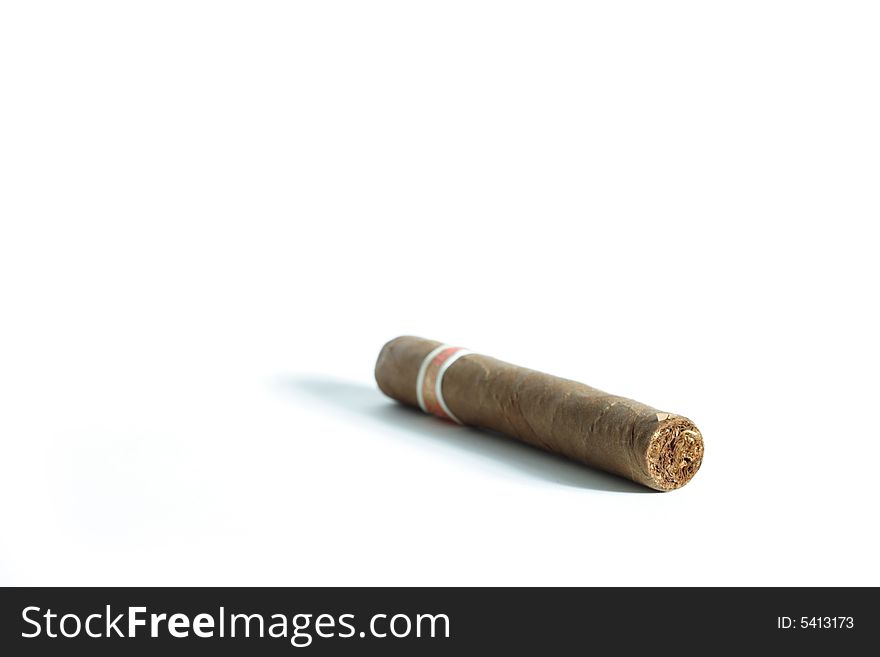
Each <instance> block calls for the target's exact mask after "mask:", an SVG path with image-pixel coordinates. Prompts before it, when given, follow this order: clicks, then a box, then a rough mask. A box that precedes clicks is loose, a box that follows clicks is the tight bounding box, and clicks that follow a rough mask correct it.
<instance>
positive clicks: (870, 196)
mask: <svg viewBox="0 0 880 657" xmlns="http://www.w3.org/2000/svg"><path fill="white" fill-rule="evenodd" d="M878 33H880V10H878V9H877V5H876V3H870V2H865V3H857V2H852V3H831V2H828V3H818V2H768V1H766V0H762V1H760V2H739V3H705V2H672V3H656V2H644V3H639V2H607V3H604V2H603V3H582V2H572V3H560V2H533V3H520V2H497V3H491V2H473V1H468V2H444V3H414V2H395V3H390V2H378V3H377V2H371V3H366V2H350V3H344V2H311V3H286V2H277V3H273V2H258V3H254V2H238V3H232V2H213V1H212V2H155V1H154V2H149V3H147V2H144V3H118V2H103V3H101V2H82V3H68V2H58V3H50V2H39V3H34V2H20V3H19V2H10V3H4V5H3V8H2V9H0V221H2V224H0V226H2V227H0V304H2V305H0V313H2V319H0V322H2V323H0V447H2V451H0V471H2V476H0V582H2V583H4V584H95V585H97V584H113V585H153V584H179V585H196V584H210V585H221V584H231V585H233V584H234V585H238V584H249V585H276V584H277V585H307V584H309V585H343V584H357V585H361V584H382V585H430V584H439V585H447V584H456V585H457V584H462V585H468V584H469V585H489V584H499V585H515V584H547V585H551V584H552V585H569V584H571V585H575V584H577V585H592V584H606V585H636V584H649V585H660V584H662V585H666V584H676V585H677V584H699V585H704V584H706V585H709V584H713V585H714V584H732V585H739V584H756V585H809V584H822V585H831V584H839V585H863V584H872V585H878V584H880V568H878V559H877V554H878V551H880V545H878V536H877V508H876V507H877V504H876V503H877V500H878V493H877V490H878V488H877V476H878V463H880V435H878V434H880V432H878V420H877V413H878V404H877V400H878V387H880V386H878V366H880V358H878V347H877V344H878V341H877V335H878V333H880V325H878V318H877V306H878V294H877V281H878V280H880V266H878V262H877V251H878V237H877V233H876V224H877V220H878V218H880V194H878V182H880V85H878V79H880V78H878V75H880V39H878ZM399 334H415V335H422V336H425V337H431V338H435V339H440V340H443V341H446V342H449V343H452V344H460V345H464V346H467V347H470V348H472V349H474V350H477V351H481V352H483V353H488V354H491V355H494V356H496V357H499V358H502V359H505V360H509V361H512V362H516V363H518V364H522V365H526V366H530V367H533V368H536V369H541V370H544V371H548V372H552V373H555V374H559V375H562V376H566V377H569V378H574V379H578V380H582V381H585V382H587V383H590V384H592V385H594V386H597V387H600V388H602V389H605V390H609V391H611V392H615V393H618V394H623V395H626V396H629V397H633V398H635V399H638V400H640V401H644V402H647V403H649V404H652V405H654V406H657V407H659V408H661V409H664V410H668V411H674V412H679V413H682V414H685V415H687V416H689V417H691V418H692V419H693V420H694V421H695V422H696V423H697V424H698V425H699V426H700V428H701V429H702V431H703V434H704V436H705V440H706V458H705V462H704V465H703V468H702V470H701V471H700V473H699V474H698V475H697V477H696V478H695V479H694V480H693V482H692V483H691V484H689V485H688V486H687V487H686V488H684V489H682V490H680V491H676V492H672V493H667V494H656V493H650V492H642V490H641V489H639V488H638V487H636V486H634V485H630V484H629V483H628V482H626V481H623V480H619V479H616V478H613V477H610V476H606V475H604V474H600V473H594V472H592V471H590V470H588V469H586V468H583V467H580V466H577V465H574V464H570V463H568V462H564V461H562V460H560V459H558V458H555V457H552V456H547V455H544V454H543V453H541V452H537V451H535V450H532V449H530V448H526V447H523V446H520V445H518V444H516V443H513V442H507V441H505V440H502V439H499V438H495V437H492V436H488V435H485V434H482V433H480V432H478V431H475V430H471V429H461V428H457V427H454V426H451V425H447V424H444V423H442V422H439V421H436V420H433V419H431V418H428V417H426V416H421V415H419V414H416V413H412V412H408V411H406V410H404V409H403V408H401V407H399V406H397V405H395V404H394V403H393V402H391V401H389V400H387V399H386V398H384V397H383V396H382V395H381V394H380V393H379V392H378V391H377V389H376V388H375V385H374V382H373V379H372V368H373V364H374V360H375V357H376V355H377V353H378V351H379V349H380V347H381V346H382V344H383V343H384V342H385V341H386V340H388V339H390V338H392V337H394V336H396V335H399Z"/></svg>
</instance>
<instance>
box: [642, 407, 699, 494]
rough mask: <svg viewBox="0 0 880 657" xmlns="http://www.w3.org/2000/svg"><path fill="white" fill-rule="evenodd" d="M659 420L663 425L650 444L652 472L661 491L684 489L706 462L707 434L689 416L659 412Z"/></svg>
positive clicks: (655, 486)
mask: <svg viewBox="0 0 880 657" xmlns="http://www.w3.org/2000/svg"><path fill="white" fill-rule="evenodd" d="M663 416H665V417H663ZM657 419H658V420H659V422H660V424H659V426H658V427H657V429H655V430H654V434H653V435H652V436H651V442H650V443H648V455H647V458H648V472H649V473H650V474H651V479H652V480H653V482H654V488H656V489H657V490H674V489H676V488H681V487H682V486H684V485H685V484H686V483H687V482H689V481H690V480H691V479H692V478H693V476H694V475H695V474H697V470H699V469H700V464H701V463H702V462H703V435H702V434H701V433H700V430H699V429H697V427H696V425H695V424H694V423H693V422H691V421H690V420H688V419H687V418H685V417H680V416H677V415H667V414H665V413H658V415H657Z"/></svg>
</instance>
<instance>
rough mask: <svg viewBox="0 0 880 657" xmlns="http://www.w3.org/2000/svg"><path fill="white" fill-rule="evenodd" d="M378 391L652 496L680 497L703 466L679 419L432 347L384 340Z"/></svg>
mask: <svg viewBox="0 0 880 657" xmlns="http://www.w3.org/2000/svg"><path fill="white" fill-rule="evenodd" d="M376 382H377V383H378V384H379V388H380V389H381V390H382V392H384V393H385V394H386V395H388V396H389V397H391V398H392V399H396V400H397V401H399V402H402V403H404V404H408V405H410V406H417V407H419V408H421V409H422V410H423V411H424V412H425V413H430V414H432V415H436V416H438V417H441V418H443V419H445V420H450V421H452V422H457V423H459V424H466V425H471V426H475V427H482V428H485V429H490V430H493V431H497V432H500V433H503V434H505V435H507V436H511V437H513V438H516V439H518V440H521V441H523V442H525V443H528V444H530V445H534V446H535V447H539V448H541V449H545V450H547V451H550V452H555V453H557V454H562V455H564V456H567V457H568V458H570V459H574V460H575V461H579V462H581V463H584V464H586V465H588V466H590V467H593V468H599V469H600V470H605V471H606V472H611V473H613V474H616V475H619V476H621V477H625V478H627V479H630V480H632V481H635V482H637V483H639V484H643V485H645V486H648V487H650V488H653V489H655V490H661V491H668V490H673V489H676V488H681V487H682V486H684V485H685V484H686V483H687V482H689V481H690V480H691V478H693V476H694V475H695V474H696V472H697V470H699V468H700V464H701V463H702V460H703V436H702V434H700V430H699V429H697V427H696V425H694V423H693V422H691V421H690V420H688V419H687V418H686V417H682V416H681V415H675V414H673V413H666V412H663V411H659V410H657V409H656V408H652V407H651V406H647V405H645V404H642V403H639V402H637V401H633V400H631V399H626V398H625V397H618V396H616V395H609V394H608V393H607V392H602V391H601V390H597V389H596V388H591V387H590V386H588V385H584V384H583V383H577V382H575V381H569V380H568V379H562V378H559V377H555V376H551V375H549V374H544V373H542V372H536V371H534V370H529V369H526V368H524V367H518V366H516V365H511V364H510V363H505V362H503V361H500V360H496V359H495V358H490V357H489V356H483V355H480V354H475V353H472V352H470V351H468V350H467V349H462V348H460V347H451V346H449V345H446V344H443V343H440V342H437V341H436V340H425V339H424V338H416V337H412V336H402V337H399V338H395V339H394V340H391V342H389V343H387V344H386V345H385V346H384V347H382V351H381V352H380V353H379V358H378V360H377V361H376Z"/></svg>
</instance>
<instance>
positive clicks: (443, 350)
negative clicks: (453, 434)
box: [416, 344, 472, 424]
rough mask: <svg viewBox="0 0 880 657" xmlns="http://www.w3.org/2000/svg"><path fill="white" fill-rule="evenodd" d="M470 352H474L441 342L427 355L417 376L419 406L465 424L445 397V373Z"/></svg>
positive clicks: (426, 410)
mask: <svg viewBox="0 0 880 657" xmlns="http://www.w3.org/2000/svg"><path fill="white" fill-rule="evenodd" d="M470 353H472V352H470V351H468V350H467V349H462V348H461V347H450V346H449V345H448V344H441V345H440V346H439V347H437V348H436V349H433V350H432V351H431V353H429V354H428V355H427V356H425V359H424V360H423V361H422V365H421V367H419V376H418V378H416V397H417V398H418V400H419V408H421V409H422V410H423V411H424V412H425V413H429V414H430V415H436V416H437V417H442V418H445V419H448V420H452V421H453V422H457V423H458V424H463V422H462V421H461V420H459V419H458V418H457V417H455V414H454V413H453V412H452V411H450V410H449V407H448V406H447V405H446V400H445V399H443V375H444V374H446V370H448V369H449V368H450V367H451V366H452V364H453V363H454V362H455V361H457V360H458V359H459V358H461V357H462V356H467V355H468V354H470Z"/></svg>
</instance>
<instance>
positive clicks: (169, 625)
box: [0, 588, 878, 655]
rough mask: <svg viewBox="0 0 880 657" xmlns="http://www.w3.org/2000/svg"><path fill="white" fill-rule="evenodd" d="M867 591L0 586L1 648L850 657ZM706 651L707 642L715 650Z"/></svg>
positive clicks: (871, 602) (866, 636) (869, 600)
mask: <svg viewBox="0 0 880 657" xmlns="http://www.w3.org/2000/svg"><path fill="white" fill-rule="evenodd" d="M875 596H876V589H851V588H850V589H842V588H821V589H817V588H787V589H780V588H772V589H755V588H736V589H719V588H676V589H663V588H570V589H568V588H567V589H548V588H494V589H485V588H478V589H462V588H430V589H425V588H269V589H267V588H262V589H260V588H198V589H189V588H182V589H174V588H8V589H2V590H0V630H2V633H0V653H2V654H6V655H21V654H40V655H43V654H55V653H57V654H66V653H68V652H69V651H70V650H71V649H77V650H83V651H88V653H87V654H91V655H120V654H141V653H143V654H157V652H159V651H161V652H160V654H162V655H178V654H179V655H191V654H193V653H194V651H196V652H198V653H199V654H213V653H216V654H248V655H256V654H274V655H283V654H297V653H305V654H318V655H324V654H334V655H335V654H346V653H349V654H358V653H367V654H370V653H373V652H375V653H381V654H401V655H404V654H406V655H412V654H419V655H433V654H456V653H458V652H459V651H460V650H463V649H464V650H481V649H485V650H492V651H502V650H504V651H507V650H510V651H516V652H517V653H518V654H519V653H522V652H534V653H535V654H558V653H568V652H572V653H573V652H578V653H580V654H586V653H588V652H599V651H601V652H604V651H606V650H607V649H609V648H610V649H613V650H615V651H624V652H625V653H627V654H630V653H632V652H633V651H636V650H638V651H642V650H651V651H659V652H660V653H662V654H665V653H667V652H669V653H674V654H697V653H700V654H706V651H710V652H711V651H714V649H715V648H717V647H719V646H720V645H723V646H724V647H725V649H735V650H736V649H742V650H750V651H751V650H754V649H758V648H760V649H762V650H764V649H785V650H807V649H809V650H810V651H811V652H812V651H816V650H820V651H821V650H827V651H834V652H833V653H830V654H855V649H856V647H857V646H860V645H861V646H865V645H870V644H869V643H866V641H867V640H871V639H876V636H877V621H878V603H877V602H876V597H875ZM713 647H715V648H713Z"/></svg>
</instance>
